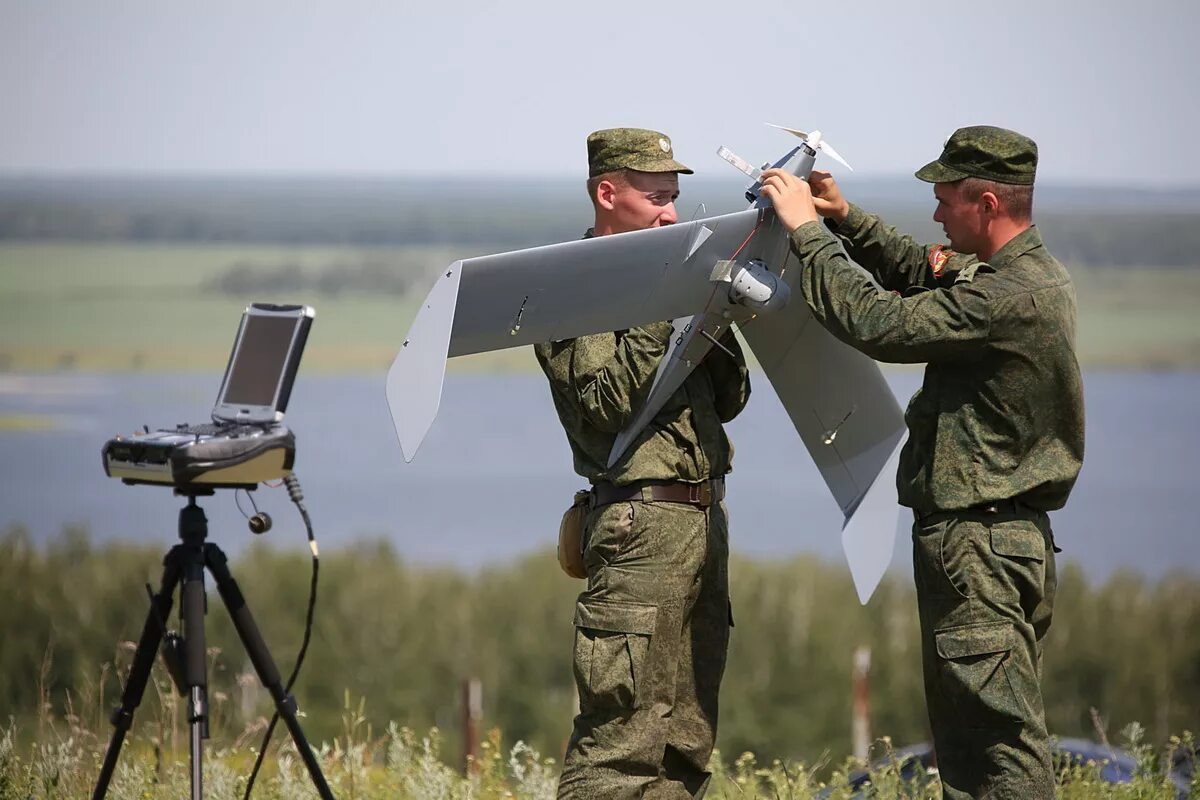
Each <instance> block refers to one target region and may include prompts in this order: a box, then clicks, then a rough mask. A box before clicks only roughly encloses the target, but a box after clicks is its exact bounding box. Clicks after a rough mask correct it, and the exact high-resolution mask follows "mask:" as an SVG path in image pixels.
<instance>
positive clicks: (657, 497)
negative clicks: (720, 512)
mask: <svg viewBox="0 0 1200 800" xmlns="http://www.w3.org/2000/svg"><path fill="white" fill-rule="evenodd" d="M724 499H725V479H724V478H713V479H712V480H710V481H704V482H703V483H681V482H679V481H669V482H668V481H639V482H638V483H633V484H630V485H629V486H613V485H612V484H611V483H597V484H596V485H595V486H593V487H592V505H593V506H606V505H608V504H609V503H623V502H625V501H627V500H641V501H643V502H646V503H655V502H658V503H688V504H690V505H693V506H699V507H700V508H708V507H709V506H711V505H712V504H713V503H719V502H721V501H722V500H724Z"/></svg>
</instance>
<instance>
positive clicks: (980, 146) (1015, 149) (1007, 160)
mask: <svg viewBox="0 0 1200 800" xmlns="http://www.w3.org/2000/svg"><path fill="white" fill-rule="evenodd" d="M1037 159H1038V152H1037V144H1036V143H1035V142H1034V141H1033V139H1030V138H1029V137H1028V136H1022V135H1021V134H1019V133H1017V132H1016V131H1010V130H1007V129H1005V128H995V127H992V126H991V125H974V126H972V127H969V128H959V129H958V130H956V131H955V132H954V133H953V134H951V135H950V138H949V139H947V140H946V146H945V147H944V148H943V149H942V154H941V155H940V156H939V157H938V159H937V160H936V161H930V162H929V163H928V164H926V165H925V166H923V167H921V168H920V169H919V170H917V173H916V175H917V177H918V178H919V179H920V180H923V181H926V182H928V183H953V182H954V181H961V180H962V179H963V178H982V179H983V180H985V181H995V182H996V183H1014V184H1020V185H1025V186H1029V185H1032V184H1033V177H1034V174H1035V173H1036V172H1037Z"/></svg>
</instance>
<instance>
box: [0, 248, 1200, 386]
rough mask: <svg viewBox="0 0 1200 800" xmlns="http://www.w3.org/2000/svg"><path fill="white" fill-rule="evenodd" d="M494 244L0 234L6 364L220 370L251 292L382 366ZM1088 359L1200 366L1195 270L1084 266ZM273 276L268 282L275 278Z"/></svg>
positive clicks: (458, 363)
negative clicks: (308, 312)
mask: <svg viewBox="0 0 1200 800" xmlns="http://www.w3.org/2000/svg"><path fill="white" fill-rule="evenodd" d="M492 249H502V248H488V247H486V246H470V247H469V248H464V247H443V246H418V247H388V248H351V247H311V246H301V247H284V246H279V245H225V244H221V245H211V244H140V245H138V244H126V243H95V244H90V243H36V242H35V243H28V242H4V243H0V286H2V287H3V289H0V370H12V371H50V370H89V371H127V370H133V371H137V370H147V371H155V370H171V371H180V370H185V371H186V370H207V371H211V370H220V369H221V367H222V366H223V364H224V363H225V359H226V357H227V356H228V352H229V347H230V344H231V342H232V338H233V331H234V329H235V326H236V324H237V319H238V317H239V315H240V313H241V310H242V308H244V307H245V306H246V304H247V303H249V302H251V301H253V300H270V301H275V302H304V303H308V304H310V305H313V306H314V307H315V308H316V309H317V323H316V325H315V326H314V328H313V334H312V338H311V340H310V342H309V347H308V350H307V352H306V355H305V367H306V369H311V370H317V371H327V372H329V371H334V372H337V371H340V372H364V371H376V370H383V369H386V367H387V365H388V364H390V363H391V360H392V358H393V357H394V356H395V352H396V348H397V346H398V344H399V342H400V341H402V340H403V337H404V333H405V331H406V330H407V328H408V325H409V323H410V321H411V320H412V317H413V316H414V314H415V313H416V307H417V303H418V302H419V299H420V297H421V296H423V295H424V292H425V290H426V288H427V286H428V285H429V283H430V282H431V276H432V271H433V270H436V269H440V268H441V267H442V266H444V265H446V264H449V263H451V262H453V261H454V260H455V259H457V258H463V257H468V256H470V255H476V254H478V253H480V252H489V251H490V250H492ZM364 260H370V261H372V262H374V263H376V264H382V265H383V269H385V270H388V271H391V270H394V271H395V273H396V274H408V275H411V276H412V278H411V281H410V285H411V287H412V289H411V290H410V291H408V292H407V293H404V294H397V293H381V292H370V291H356V292H341V293H332V294H331V293H328V292H321V291H316V290H314V289H312V288H311V281H310V283H309V284H308V285H309V288H307V289H302V290H295V291H282V292H279V293H272V292H271V291H269V290H259V291H245V292H236V291H235V292H232V293H230V292H220V291H217V290H216V289H214V288H212V286H213V285H214V283H215V282H216V281H218V280H219V279H221V277H222V276H227V275H228V273H229V272H230V271H231V270H233V269H235V268H237V267H243V268H245V269H246V270H248V271H249V272H250V273H255V272H257V273H258V274H266V273H271V272H273V271H279V270H281V269H284V268H287V269H294V270H295V271H296V272H297V274H300V275H304V276H308V277H309V278H313V277H314V276H317V275H319V274H320V273H321V272H322V271H323V270H324V271H328V270H329V269H331V268H333V267H336V266H337V265H341V264H355V263H359V262H362V261H364ZM1074 273H1075V277H1076V282H1077V286H1078V290H1079V305H1080V330H1079V353H1080V360H1081V361H1082V362H1083V363H1084V364H1085V365H1087V366H1093V367H1095V366H1118V367H1154V368H1157V367H1187V368H1195V367H1200V323H1197V322H1196V318H1195V315H1194V309H1195V307H1196V306H1197V304H1198V301H1200V273H1198V272H1197V271H1195V270H1186V269H1154V268H1151V267H1140V268H1136V269H1134V268H1129V269H1077V270H1075V271H1074ZM268 283H269V282H268ZM451 369H456V370H467V371H475V372H480V371H483V372H513V371H529V370H533V369H536V367H535V365H534V360H533V357H532V355H531V354H530V352H529V350H528V348H517V349H515V350H505V351H499V352H497V353H488V354H482V355H479V356H471V357H468V358H462V359H455V360H454V361H452V362H451Z"/></svg>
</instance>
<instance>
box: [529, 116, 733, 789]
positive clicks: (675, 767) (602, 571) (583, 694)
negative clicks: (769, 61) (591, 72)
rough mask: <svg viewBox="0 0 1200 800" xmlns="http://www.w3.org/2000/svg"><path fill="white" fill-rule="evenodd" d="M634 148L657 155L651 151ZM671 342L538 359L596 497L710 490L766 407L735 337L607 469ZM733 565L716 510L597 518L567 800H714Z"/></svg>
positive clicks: (647, 508) (621, 340)
mask: <svg viewBox="0 0 1200 800" xmlns="http://www.w3.org/2000/svg"><path fill="white" fill-rule="evenodd" d="M621 132H622V131H618V132H617V133H621ZM600 133H601V134H611V133H612V132H600ZM644 133H648V134H650V133H652V134H653V136H652V137H650V141H649V144H650V145H652V146H653V148H654V149H655V150H661V151H662V152H660V153H659V154H658V156H657V161H649V162H648V161H646V160H642V161H639V162H638V163H639V164H641V165H642V166H643V167H645V166H655V165H657V164H661V162H662V161H663V159H664V156H665V158H667V159H670V158H671V156H670V149H669V142H668V146H667V147H666V148H662V147H661V146H660V145H659V143H658V142H659V141H660V140H661V141H667V140H666V137H662V136H661V135H660V134H657V133H654V132H644ZM593 136H596V134H594V135H593ZM609 138H611V137H609ZM637 141H638V140H636V139H635V143H636V142H637ZM591 144H592V143H591V140H589V155H590V156H591V158H590V159H589V160H590V161H592V163H593V168H594V167H595V164H596V162H597V160H601V161H602V163H603V158H605V155H604V153H605V152H607V151H606V150H604V148H599V147H598V148H596V151H593V148H592V146H591ZM631 149H633V150H634V151H635V153H634V155H644V154H645V150H646V149H647V148H637V147H634V148H631ZM671 163H672V164H675V165H677V166H679V167H682V165H679V164H678V162H674V161H673V160H672V162H671ZM618 168H619V167H618ZM684 169H686V168H684ZM607 171H610V170H607V169H605V170H602V172H601V173H596V174H603V172H607ZM589 235H591V232H590V231H589ZM671 334H672V326H671V323H669V322H657V323H651V324H649V325H645V326H642V327H638V328H633V329H630V330H626V331H616V332H614V333H601V334H595V335H592V336H581V337H579V338H576V339H568V340H564V341H559V342H551V343H547V344H542V345H538V346H536V347H535V348H534V352H535V353H536V355H537V359H538V363H539V364H540V365H541V366H542V369H543V370H544V371H545V373H546V377H547V378H548V379H549V381H550V390H551V394H552V396H553V399H554V406H555V409H556V410H557V412H558V416H559V420H560V421H561V422H562V426H563V428H564V430H565V432H566V434H567V441H568V442H569V443H570V446H571V452H572V455H573V457H574V462H575V470H576V472H578V473H579V474H580V475H581V476H583V477H584V478H587V479H588V481H589V482H591V483H592V484H593V485H595V484H600V483H603V484H608V485H614V486H618V487H631V488H633V489H636V488H638V487H647V486H650V485H651V484H656V483H661V482H664V481H670V482H683V483H688V484H701V483H703V482H705V481H708V480H710V479H712V478H719V477H721V476H723V475H724V474H725V473H726V472H728V471H729V469H730V461H731V458H732V448H731V447H730V444H729V440H728V439H727V438H726V436H725V432H724V430H723V428H722V423H723V422H727V421H729V420H730V419H732V418H733V417H734V416H736V415H737V414H738V413H739V412H740V411H741V410H742V408H743V407H744V406H745V404H746V400H747V398H748V396H749V393H750V384H749V374H748V372H747V369H746V365H745V360H744V359H743V357H742V354H741V350H740V349H739V348H738V345H737V341H736V340H735V339H734V338H733V337H732V336H726V337H725V338H724V340H723V342H722V344H723V345H724V346H725V347H727V348H728V349H729V350H730V351H731V352H733V353H734V354H735V356H736V358H731V357H730V356H729V355H728V354H727V353H725V352H722V351H721V350H720V349H717V348H714V349H713V351H712V352H711V353H710V354H709V355H708V356H707V357H706V358H705V360H704V361H703V362H701V364H700V365H699V366H698V367H697V368H696V369H695V370H694V371H693V372H692V374H691V375H689V376H688V378H687V380H686V381H685V382H684V384H683V385H682V386H681V387H680V388H679V389H678V390H677V391H676V392H675V393H674V394H673V395H672V396H671V397H670V398H669V399H668V400H667V402H666V404H665V405H664V406H663V408H662V409H661V410H660V411H659V412H658V414H657V415H656V416H655V417H654V419H653V420H652V421H651V422H650V423H649V424H648V425H647V426H646V428H645V429H644V430H643V432H642V433H641V435H640V436H639V437H638V438H637V439H636V440H635V441H634V442H633V443H632V444H631V445H630V446H629V448H628V450H627V451H626V453H625V455H624V456H623V457H622V458H621V459H620V460H619V461H618V462H617V463H616V464H614V465H613V467H612V468H611V469H610V468H608V467H607V466H606V464H607V461H608V455H609V451H610V450H611V449H612V445H613V442H614V440H615V439H616V436H617V434H618V433H619V432H620V431H621V430H622V429H623V428H624V427H625V425H626V424H628V423H629V422H630V420H631V419H632V418H633V416H634V413H635V411H636V410H637V409H638V408H639V407H640V406H641V405H642V404H643V403H644V402H645V400H646V397H647V395H648V394H649V391H650V386H651V383H652V382H653V378H654V375H655V373H656V371H657V369H658V365H659V362H660V361H661V360H662V357H663V356H664V354H665V353H666V350H667V343H668V341H669V339H670V337H671ZM643 491H645V490H643ZM728 553H729V540H728V528H727V522H726V513H725V506H724V504H723V503H721V502H719V501H718V502H716V503H714V504H712V505H709V506H707V507H701V506H698V505H690V504H684V503H673V502H652V501H648V500H646V499H631V500H628V501H622V502H615V503H609V504H607V505H593V507H592V508H591V509H590V510H589V512H588V514H587V518H586V520H585V522H584V560H585V564H586V567H587V573H588V582H587V589H585V590H584V591H583V592H582V593H581V594H580V595H579V598H578V601H577V603H576V606H575V645H574V671H575V682H576V686H577V688H578V690H579V715H578V716H577V717H576V718H575V722H574V730H573V732H572V734H571V740H570V744H569V746H568V750H567V754H566V758H565V760H564V765H563V774H562V777H561V779H560V782H559V797H560V798H587V799H589V800H590V798H633V797H647V798H686V797H701V796H702V795H703V794H704V791H705V789H706V787H707V784H708V778H709V773H708V771H707V767H708V759H709V756H710V754H711V753H712V749H713V743H714V740H715V737H716V727H717V692H718V689H719V687H720V683H721V676H722V673H723V672H724V669H725V654H726V649H727V646H728V642H729V626H730V624H731V616H730V611H729V586H728V571H727V560H728Z"/></svg>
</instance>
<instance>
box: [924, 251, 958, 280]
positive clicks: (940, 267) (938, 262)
mask: <svg viewBox="0 0 1200 800" xmlns="http://www.w3.org/2000/svg"><path fill="white" fill-rule="evenodd" d="M952 255H954V251H953V250H951V249H950V248H948V247H946V246H945V245H944V244H935V245H934V246H933V248H932V249H931V250H930V251H929V268H930V269H932V270H933V277H935V278H940V277H942V273H943V272H945V270H946V262H947V261H949V260H950V256H952Z"/></svg>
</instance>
